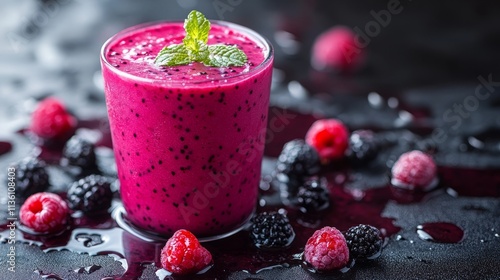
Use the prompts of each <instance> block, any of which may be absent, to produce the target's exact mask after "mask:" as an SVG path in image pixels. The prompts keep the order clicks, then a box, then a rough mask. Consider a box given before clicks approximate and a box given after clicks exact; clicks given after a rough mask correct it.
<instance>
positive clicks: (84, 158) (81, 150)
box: [61, 135, 97, 171]
mask: <svg viewBox="0 0 500 280" xmlns="http://www.w3.org/2000/svg"><path fill="white" fill-rule="evenodd" d="M61 165H63V166H68V165H69V166H76V167H80V168H81V170H82V171H95V170H97V163H96V155H95V151H94V144H92V143H91V142H89V141H87V140H85V139H83V138H81V137H80V136H77V135H75V136H73V137H71V139H69V140H68V142H66V145H65V146H64V149H63V156H62V158H61Z"/></svg>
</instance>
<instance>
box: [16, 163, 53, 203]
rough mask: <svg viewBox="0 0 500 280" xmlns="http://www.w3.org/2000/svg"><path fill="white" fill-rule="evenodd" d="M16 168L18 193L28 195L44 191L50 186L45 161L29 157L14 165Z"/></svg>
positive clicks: (20, 195)
mask: <svg viewBox="0 0 500 280" xmlns="http://www.w3.org/2000/svg"><path fill="white" fill-rule="evenodd" d="M12 167H13V168H14V169H15V170H16V176H15V183H16V195H17V196H18V197H27V196H29V195H32V194H34V193H37V192H43V191H45V190H46V189H47V187H48V186H49V174H48V173H47V170H46V167H47V165H46V164H45V162H44V161H42V160H39V159H38V158H35V157H27V158H24V159H22V160H21V161H19V162H18V163H16V164H14V165H13V166H12Z"/></svg>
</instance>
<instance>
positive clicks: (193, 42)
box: [182, 10, 210, 51]
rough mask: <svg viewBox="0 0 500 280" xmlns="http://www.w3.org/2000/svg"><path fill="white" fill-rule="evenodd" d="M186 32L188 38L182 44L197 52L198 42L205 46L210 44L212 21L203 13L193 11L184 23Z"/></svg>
mask: <svg viewBox="0 0 500 280" xmlns="http://www.w3.org/2000/svg"><path fill="white" fill-rule="evenodd" d="M184 30H186V37H185V38H184V40H182V42H183V43H184V45H185V46H186V48H188V49H190V50H192V51H197V49H196V48H197V46H198V41H201V42H202V43H203V44H206V43H207V42H208V33H209V31H210V21H208V19H207V18H206V17H205V16H204V15H203V14H202V13H200V12H198V11H195V10H193V11H191V12H190V13H189V15H188V17H187V19H186V20H185V21H184Z"/></svg>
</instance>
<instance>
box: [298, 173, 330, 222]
mask: <svg viewBox="0 0 500 280" xmlns="http://www.w3.org/2000/svg"><path fill="white" fill-rule="evenodd" d="M297 204H298V206H299V207H300V211H302V212H304V213H307V212H315V211H321V210H324V209H326V208H328V206H330V194H329V192H328V189H327V181H326V179H325V178H324V177H312V178H310V179H309V180H307V181H306V182H305V183H304V185H303V186H301V187H300V188H299V192H298V194H297Z"/></svg>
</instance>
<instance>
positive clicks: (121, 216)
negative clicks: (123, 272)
mask: <svg viewBox="0 0 500 280" xmlns="http://www.w3.org/2000/svg"><path fill="white" fill-rule="evenodd" d="M254 214H255V209H254V210H253V211H252V213H251V214H250V215H249V216H248V218H247V219H246V220H245V221H244V222H243V223H242V224H241V225H239V226H238V227H236V228H235V229H233V230H231V231H229V232H226V233H223V234H218V235H214V236H208V237H198V240H199V241H200V242H208V241H214V240H219V239H223V238H226V237H228V236H231V235H233V234H235V233H237V232H239V231H240V230H242V229H244V228H245V227H246V226H247V225H248V223H249V222H250V219H251V218H252V217H253V215H254ZM111 216H112V217H113V219H114V220H115V221H116V223H117V224H118V226H119V227H121V228H122V229H123V230H125V231H127V232H128V233H130V234H132V235H134V236H135V237H137V238H140V239H142V240H144V241H146V242H166V241H167V240H168V239H169V238H170V237H165V236H162V235H158V234H156V233H153V232H150V231H147V230H144V229H141V228H138V227H137V226H135V225H133V224H132V223H131V222H130V221H129V220H128V219H127V212H126V211H125V208H124V207H123V206H122V205H120V206H117V207H116V208H115V209H114V210H113V212H112V213H111Z"/></svg>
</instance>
